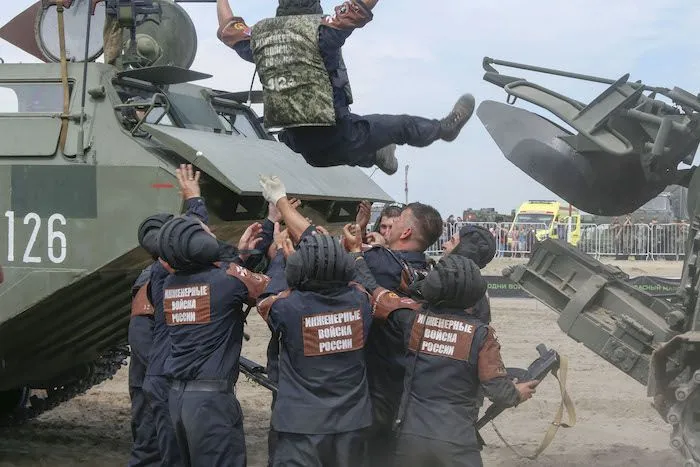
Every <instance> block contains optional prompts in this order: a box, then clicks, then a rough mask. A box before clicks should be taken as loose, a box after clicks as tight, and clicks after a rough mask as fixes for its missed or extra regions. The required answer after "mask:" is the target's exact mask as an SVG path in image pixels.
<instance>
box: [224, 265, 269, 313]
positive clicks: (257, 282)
mask: <svg viewBox="0 0 700 467" xmlns="http://www.w3.org/2000/svg"><path fill="white" fill-rule="evenodd" d="M226 274H228V275H229V276H231V277H235V278H236V279H238V280H239V281H241V282H243V285H245V286H246V288H247V289H248V301H249V302H251V301H252V302H253V303H252V304H253V305H255V300H257V298H258V297H259V296H260V295H262V294H263V292H265V289H266V288H267V285H268V284H269V283H270V278H269V277H267V276H266V275H264V274H257V273H255V272H252V271H249V270H248V269H246V268H244V267H243V266H239V265H237V264H235V263H231V264H230V265H229V267H228V269H227V270H226Z"/></svg>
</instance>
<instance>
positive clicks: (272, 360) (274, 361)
mask: <svg viewBox="0 0 700 467" xmlns="http://www.w3.org/2000/svg"><path fill="white" fill-rule="evenodd" d="M279 340H280V334H279V333H274V332H273V333H272V336H270V342H269V343H268V344H267V377H268V378H269V379H270V381H272V382H273V383H275V384H277V383H278V380H279V353H280V343H279ZM276 401H277V393H276V392H273V393H272V403H271V404H270V413H272V411H273V410H275V402H276ZM276 447H277V432H276V431H275V429H274V428H272V420H270V431H269V432H268V433H267V466H268V467H272V460H273V459H274V457H275V448H276Z"/></svg>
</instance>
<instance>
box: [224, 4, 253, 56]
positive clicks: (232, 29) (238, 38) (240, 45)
mask: <svg viewBox="0 0 700 467" xmlns="http://www.w3.org/2000/svg"><path fill="white" fill-rule="evenodd" d="M216 16H217V18H218V20H219V29H218V31H217V32H216V37H218V38H219V40H220V41H221V42H223V43H224V44H226V45H227V46H229V47H231V48H232V49H233V50H235V51H236V53H238V55H239V56H240V57H241V58H242V59H243V60H245V61H247V62H251V63H252V62H253V51H252V49H251V48H250V28H249V27H248V25H247V24H245V21H243V18H241V17H240V16H234V14H233V10H232V9H231V5H230V4H229V2H228V0H216Z"/></svg>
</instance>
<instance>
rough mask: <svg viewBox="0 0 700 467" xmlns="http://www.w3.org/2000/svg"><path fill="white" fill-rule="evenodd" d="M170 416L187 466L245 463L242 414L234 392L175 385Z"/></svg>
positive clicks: (234, 466)
mask: <svg viewBox="0 0 700 467" xmlns="http://www.w3.org/2000/svg"><path fill="white" fill-rule="evenodd" d="M170 415H171V417H172V420H173V424H174V425H175V433H176V436H177V440H178V444H179V445H180V447H181V452H182V457H183V458H184V459H185V464H186V465H187V466H192V467H222V466H227V467H245V466H246V463H247V460H246V446H245V435H244V434H243V413H242V411H241V406H240V404H239V403H238V400H237V399H236V396H235V395H234V394H233V392H215V391H196V390H193V391H189V390H186V389H183V388H182V387H178V385H177V384H175V385H173V388H172V390H171V392H170Z"/></svg>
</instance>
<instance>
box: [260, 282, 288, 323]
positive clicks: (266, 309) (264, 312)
mask: <svg viewBox="0 0 700 467" xmlns="http://www.w3.org/2000/svg"><path fill="white" fill-rule="evenodd" d="M291 293H292V291H291V289H287V290H283V291H282V292H280V293H278V294H277V295H270V296H269V297H265V298H263V299H262V300H260V301H259V302H258V313H259V314H260V316H262V319H264V320H265V321H266V322H267V317H268V316H269V315H270V310H271V309H272V305H274V304H275V302H276V301H277V300H279V299H282V298H287V297H289V294H291Z"/></svg>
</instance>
